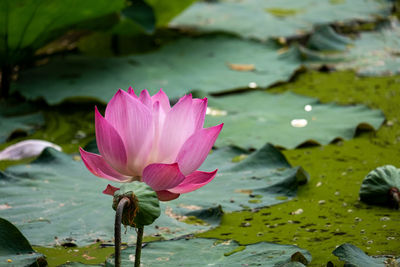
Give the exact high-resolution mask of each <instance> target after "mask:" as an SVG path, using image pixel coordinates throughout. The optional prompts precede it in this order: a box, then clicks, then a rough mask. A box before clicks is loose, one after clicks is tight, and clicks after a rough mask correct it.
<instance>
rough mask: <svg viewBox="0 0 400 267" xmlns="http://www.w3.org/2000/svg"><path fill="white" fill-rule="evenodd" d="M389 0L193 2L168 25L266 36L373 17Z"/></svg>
mask: <svg viewBox="0 0 400 267" xmlns="http://www.w3.org/2000/svg"><path fill="white" fill-rule="evenodd" d="M391 7H392V3H391V1H386V0H384V1H376V0H351V1H350V0H347V1H346V0H344V1H332V0H303V1H297V0H272V1H271V0H270V1H263V0H244V1H236V0H223V1H207V2H197V3H195V4H193V5H192V6H191V7H189V8H188V9H187V10H186V11H184V12H183V13H182V14H180V15H179V16H178V17H176V18H175V19H174V20H173V21H172V22H171V23H170V26H171V27H174V28H194V29H196V30H199V31H201V32H214V31H218V32H219V31H224V32H231V33H235V34H237V35H240V36H242V37H245V38H254V39H258V40H264V41H265V40H267V39H268V38H271V37H280V36H284V37H288V36H293V35H299V34H304V33H305V32H310V31H312V29H313V26H314V25H318V24H331V23H333V22H339V21H340V22H345V21H350V20H355V19H357V20H367V21H369V20H373V19H374V18H375V17H377V16H381V17H385V16H387V15H389V14H390V10H391Z"/></svg>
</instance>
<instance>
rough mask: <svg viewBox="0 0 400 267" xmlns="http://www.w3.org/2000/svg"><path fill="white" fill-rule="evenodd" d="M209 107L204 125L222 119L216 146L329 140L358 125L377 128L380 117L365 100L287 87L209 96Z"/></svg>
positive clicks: (346, 136)
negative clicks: (336, 100)
mask: <svg viewBox="0 0 400 267" xmlns="http://www.w3.org/2000/svg"><path fill="white" fill-rule="evenodd" d="M209 108H210V110H209V114H210V115H211V116H209V117H208V118H207V119H206V121H207V124H208V125H215V124H216V123H218V122H224V129H223V131H222V132H221V134H220V136H219V138H218V139H217V142H216V145H217V146H225V145H237V146H240V147H242V148H260V147H261V146H262V145H263V144H264V143H265V142H270V143H273V144H275V145H278V146H281V147H285V148H294V147H297V146H299V145H301V144H303V143H305V142H312V143H317V144H328V143H329V142H331V141H333V140H334V139H336V138H343V139H350V138H352V137H353V136H354V134H355V132H356V128H357V126H363V127H369V128H375V129H378V128H379V127H380V125H381V124H382V123H383V121H384V116H383V114H382V112H381V111H379V110H372V109H369V108H367V107H366V106H363V105H356V106H338V105H335V104H333V103H329V104H321V103H320V102H319V101H318V100H317V99H315V98H309V97H304V96H300V95H296V94H293V93H290V92H287V93H283V94H270V93H265V92H260V91H257V92H249V93H245V94H236V95H229V96H224V97H210V98H209ZM244 136H246V138H243V137H244Z"/></svg>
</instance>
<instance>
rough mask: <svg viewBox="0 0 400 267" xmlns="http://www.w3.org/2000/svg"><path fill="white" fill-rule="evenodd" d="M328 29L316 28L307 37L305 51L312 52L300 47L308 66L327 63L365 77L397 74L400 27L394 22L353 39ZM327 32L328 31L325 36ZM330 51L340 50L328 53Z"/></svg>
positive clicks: (399, 63) (399, 68)
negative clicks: (308, 41) (308, 42)
mask: <svg viewBox="0 0 400 267" xmlns="http://www.w3.org/2000/svg"><path fill="white" fill-rule="evenodd" d="M328 29H330V28H329V26H324V27H320V28H319V30H317V31H316V32H315V33H314V34H313V35H312V36H311V38H310V41H311V42H310V44H309V48H312V49H307V48H302V52H303V54H304V56H305V57H306V58H307V61H308V63H309V64H310V65H315V64H327V65H329V66H332V67H334V68H335V69H338V70H349V69H350V70H354V71H356V72H357V73H358V74H360V75H365V76H378V75H394V74H398V73H400V48H399V47H400V26H399V24H398V23H397V22H393V23H392V24H390V25H386V26H384V27H382V28H381V29H379V30H378V31H373V32H363V33H361V34H360V35H359V37H358V38H356V39H354V40H352V39H350V38H347V37H345V36H341V35H339V34H337V33H334V32H333V30H332V29H330V30H328ZM327 31H330V34H329V36H328V35H327ZM315 48H317V49H315ZM332 48H341V49H337V53H332ZM339 50H341V52H339Z"/></svg>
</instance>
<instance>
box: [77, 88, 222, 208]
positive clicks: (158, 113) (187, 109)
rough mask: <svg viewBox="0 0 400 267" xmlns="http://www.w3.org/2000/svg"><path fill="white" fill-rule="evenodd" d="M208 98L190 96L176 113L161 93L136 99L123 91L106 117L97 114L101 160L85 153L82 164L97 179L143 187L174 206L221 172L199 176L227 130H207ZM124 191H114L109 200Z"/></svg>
mask: <svg viewBox="0 0 400 267" xmlns="http://www.w3.org/2000/svg"><path fill="white" fill-rule="evenodd" d="M206 108H207V98H204V99H193V98H192V96H191V95H185V96H184V97H182V98H181V99H179V101H178V103H176V104H175V105H174V106H173V107H172V108H171V106H170V103H169V99H168V96H167V95H166V94H165V93H164V92H163V91H162V90H160V91H159V92H158V93H157V94H155V95H153V96H150V95H149V93H148V92H147V90H143V91H142V92H141V93H140V96H139V97H138V96H136V94H135V93H134V91H133V90H132V88H129V89H128V92H125V91H123V90H121V89H120V90H118V92H117V93H116V94H115V95H114V97H113V98H112V99H111V101H110V102H109V103H108V105H107V108H106V112H105V117H103V116H102V115H101V114H100V113H99V111H98V110H97V107H96V109H95V124H96V140H97V146H98V148H99V151H100V155H98V154H94V153H90V152H86V151H84V150H83V149H82V148H80V152H81V156H82V160H83V162H84V163H85V165H86V167H87V168H88V169H89V171H91V172H92V173H93V174H94V175H96V176H98V177H101V178H105V179H107V180H110V181H116V182H131V181H142V182H145V183H146V184H148V185H149V186H150V187H151V188H152V189H153V190H154V191H156V192H157V195H158V198H159V199H160V200H163V201H168V200H172V199H175V198H177V197H179V195H180V194H183V193H188V192H191V191H194V190H196V189H198V188H200V187H202V186H204V185H206V184H208V183H209V182H210V181H211V180H212V179H214V177H215V175H216V173H217V170H214V171H212V172H202V171H197V169H198V168H199V167H200V165H201V164H202V163H203V162H204V160H205V159H206V157H207V155H208V153H209V151H210V150H211V148H212V146H213V144H214V142H215V140H216V139H217V137H218V134H219V132H220V131H221V129H222V126H223V124H220V125H217V126H214V127H210V128H203V124H204V117H205V114H206ZM116 190H118V188H116V187H113V186H111V185H108V186H107V188H106V190H104V191H103V193H105V194H110V195H113V194H114V192H115V191H116Z"/></svg>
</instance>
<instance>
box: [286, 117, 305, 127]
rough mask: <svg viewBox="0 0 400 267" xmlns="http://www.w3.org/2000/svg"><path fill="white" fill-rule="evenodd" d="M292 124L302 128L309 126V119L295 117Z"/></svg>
mask: <svg viewBox="0 0 400 267" xmlns="http://www.w3.org/2000/svg"><path fill="white" fill-rule="evenodd" d="M290 124H291V125H292V126H293V127H295V128H302V127H306V126H307V124H308V121H307V120H306V119H294V120H292V121H291V122H290Z"/></svg>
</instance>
